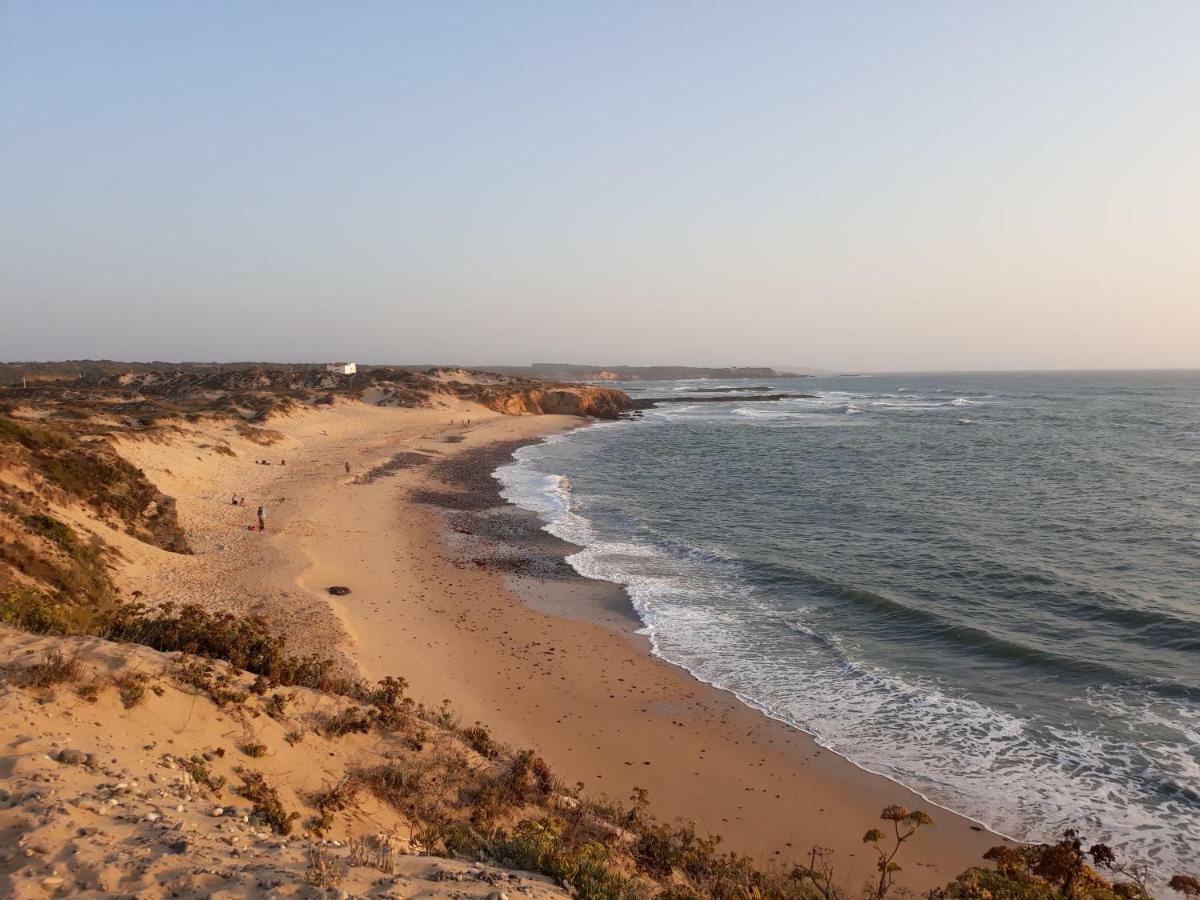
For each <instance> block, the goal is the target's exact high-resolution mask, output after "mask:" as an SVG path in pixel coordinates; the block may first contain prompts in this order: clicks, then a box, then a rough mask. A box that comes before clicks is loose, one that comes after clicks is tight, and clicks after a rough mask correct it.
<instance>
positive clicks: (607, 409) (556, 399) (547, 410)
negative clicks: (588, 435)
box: [480, 385, 633, 419]
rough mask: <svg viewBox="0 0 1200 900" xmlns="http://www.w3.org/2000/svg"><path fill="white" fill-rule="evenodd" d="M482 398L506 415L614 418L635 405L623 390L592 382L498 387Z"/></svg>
mask: <svg viewBox="0 0 1200 900" xmlns="http://www.w3.org/2000/svg"><path fill="white" fill-rule="evenodd" d="M480 402H482V403H483V404H484V405H485V406H487V407H489V408H490V409H494V410H496V412H499V413H503V414H504V415H506V416H537V415H563V416H591V417H593V418H597V419H615V418H617V417H618V416H619V415H620V414H621V413H622V412H625V411H626V410H630V409H633V401H632V400H631V399H630V398H629V395H628V394H626V393H625V392H624V391H618V390H615V389H613V388H605V387H592V386H590V385H562V386H554V387H545V388H535V387H525V388H512V389H509V390H503V391H496V392H494V393H489V394H488V395H486V396H484V397H481V398H480Z"/></svg>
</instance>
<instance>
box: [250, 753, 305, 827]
mask: <svg viewBox="0 0 1200 900" xmlns="http://www.w3.org/2000/svg"><path fill="white" fill-rule="evenodd" d="M234 771H235V772H237V774H238V777H239V778H241V779H242V784H241V786H240V787H237V788H234V792H235V793H237V794H238V795H239V796H241V797H245V798H246V799H247V800H249V801H250V803H251V804H252V805H253V806H254V815H255V817H256V818H258V819H260V820H261V821H262V822H264V823H265V824H266V825H268V826H270V828H271V830H272V831H274V832H275V833H276V834H279V835H284V836H286V835H289V834H291V833H292V826H293V824H294V823H295V821H296V820H297V819H299V818H300V813H298V812H296V811H294V810H293V811H292V812H288V811H287V810H286V809H285V808H284V806H283V802H282V801H281V800H280V799H279V791H277V790H276V789H275V788H273V787H272V786H271V785H270V784H268V783H267V780H266V778H264V777H263V774H262V773H261V772H255V771H254V770H252V769H243V768H242V767H240V766H239V767H237V768H236V769H234Z"/></svg>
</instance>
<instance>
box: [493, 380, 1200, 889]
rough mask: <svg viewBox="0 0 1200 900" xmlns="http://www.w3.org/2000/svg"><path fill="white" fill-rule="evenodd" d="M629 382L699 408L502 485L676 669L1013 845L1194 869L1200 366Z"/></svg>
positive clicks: (548, 462)
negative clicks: (1081, 843)
mask: <svg viewBox="0 0 1200 900" xmlns="http://www.w3.org/2000/svg"><path fill="white" fill-rule="evenodd" d="M618 386H619V387H623V388H625V389H626V390H628V391H629V393H630V394H631V396H634V397H641V398H655V397H656V398H664V399H668V400H671V401H683V402H669V403H663V404H662V405H660V406H657V407H656V408H654V409H651V410H648V411H646V412H645V413H644V415H642V416H641V417H640V418H636V419H633V420H630V421H622V422H616V423H603V424H598V425H596V426H593V427H589V428H584V429H580V430H577V431H574V432H571V433H569V434H567V435H558V436H555V437H554V438H552V439H550V440H549V441H547V442H545V443H543V444H539V445H534V446H530V447H525V448H522V449H521V450H519V451H518V452H517V454H516V461H515V462H514V463H513V464H512V465H509V466H506V467H504V468H502V469H501V470H500V471H498V472H497V477H498V478H499V479H500V480H501V481H502V483H503V485H504V494H505V496H506V497H507V498H508V499H509V500H511V501H512V502H514V503H516V504H518V505H521V506H523V507H526V508H528V509H531V510H534V511H536V512H537V513H538V514H539V515H540V516H541V517H542V518H543V520H544V521H545V522H546V528H547V530H549V531H551V532H552V533H554V534H556V535H558V536H559V537H562V538H564V539H566V540H568V541H571V542H573V543H575V544H577V545H578V546H579V547H580V548H581V549H580V550H579V552H578V553H576V554H574V555H573V556H572V557H571V558H570V562H571V564H572V565H573V566H574V567H575V568H576V569H577V570H578V571H579V572H580V573H581V574H583V575H585V576H589V577H594V578H603V579H609V580H612V581H615V582H618V583H620V584H622V585H624V586H625V587H626V589H627V591H628V593H629V595H630V598H631V600H632V602H633V605H634V607H635V609H636V610H637V613H638V615H639V616H640V617H641V619H642V621H643V623H644V624H645V630H646V632H647V633H648V635H649V638H650V640H651V642H652V646H653V649H654V652H655V653H656V654H658V655H659V656H661V657H663V658H664V659H666V660H668V661H670V662H672V663H675V664H677V665H680V666H682V667H684V668H686V669H687V670H688V671H690V672H691V673H693V674H694V675H695V676H696V677H697V678H699V679H701V680H703V681H706V682H709V683H711V684H713V685H716V686H718V687H720V688H723V689H725V690H728V691H732V692H734V693H735V694H736V695H737V696H739V697H740V698H742V699H743V700H744V701H745V702H746V703H748V704H751V705H753V706H755V707H757V708H759V709H761V710H762V711H763V712H764V713H766V714H768V715H771V716H774V717H776V718H778V719H781V720H783V721H784V722H787V723H789V724H791V725H793V726H795V727H796V728H799V729H803V730H804V731H806V732H809V733H811V734H812V735H814V736H815V737H816V739H817V740H818V741H819V742H820V743H821V744H822V745H824V746H826V747H828V748H829V749H831V750H833V751H835V752H837V753H839V754H842V755H843V756H845V757H847V758H848V759H850V760H851V761H853V762H854V763H856V764H858V765H860V766H862V767H863V768H866V769H869V770H871V771H873V772H877V773H880V774H883V775H886V776H888V777H890V778H892V779H894V780H896V781H898V782H901V783H902V784H905V785H907V786H909V787H911V788H913V789H915V790H916V791H918V792H920V793H921V794H923V795H924V796H925V797H927V798H928V799H929V800H930V801H931V802H932V803H935V804H938V805H941V806H944V807H948V808H950V809H953V810H956V811H958V812H961V813H963V814H965V815H967V816H970V817H972V818H974V819H976V820H978V821H980V822H982V823H984V824H986V825H988V826H990V827H991V828H994V829H996V830H997V831H999V832H1001V833H1003V834H1006V835H1009V836H1011V837H1015V838H1021V839H1028V840H1040V839H1049V838H1053V837H1054V836H1056V835H1057V834H1058V833H1059V832H1061V831H1062V830H1063V829H1064V828H1067V827H1077V828H1080V829H1081V830H1082V831H1083V833H1084V834H1085V836H1086V837H1087V838H1088V839H1089V840H1100V839H1104V840H1107V841H1109V842H1111V843H1113V844H1114V845H1116V846H1118V847H1119V848H1120V849H1121V851H1122V853H1123V854H1124V855H1125V856H1126V857H1128V858H1131V859H1135V860H1139V861H1143V862H1146V863H1149V864H1151V865H1152V866H1153V867H1154V868H1155V869H1156V870H1157V871H1159V872H1160V873H1162V874H1164V875H1169V874H1171V873H1172V872H1174V871H1177V870H1179V869H1181V868H1182V867H1183V866H1185V864H1187V863H1189V862H1190V861H1191V860H1192V859H1194V856H1195V854H1194V852H1193V851H1192V849H1191V848H1194V847H1196V846H1200V373H1166V372H1164V373H1127V374H1119V373H1071V374H939V375H890V376H869V377H847V376H828V377H817V378H804V379H794V380H783V381H773V382H771V383H770V384H769V391H770V392H781V391H782V392H791V393H804V394H811V395H813V396H811V397H800V398H793V399H784V400H776V401H770V402H749V401H747V400H745V399H743V398H746V397H749V396H752V395H755V394H761V393H764V391H763V390H762V388H763V387H764V386H763V384H762V382H761V381H755V382H739V381H737V380H732V381H722V382H714V381H704V380H697V381H686V382H640V383H631V384H624V385H618ZM705 397H719V398H721V400H720V402H715V403H712V402H695V401H697V400H698V399H699V398H705ZM866 824H868V823H864V826H865V825H866Z"/></svg>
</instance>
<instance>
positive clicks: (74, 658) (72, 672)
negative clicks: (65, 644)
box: [16, 648, 83, 688]
mask: <svg viewBox="0 0 1200 900" xmlns="http://www.w3.org/2000/svg"><path fill="white" fill-rule="evenodd" d="M82 677H83V663H82V662H81V661H80V659H79V654H78V653H72V654H69V655H68V654H64V653H63V652H62V651H61V650H59V649H57V648H56V649H53V650H47V651H46V652H45V653H43V654H42V658H41V660H40V661H39V662H36V663H34V664H33V665H32V666H29V667H28V668H25V669H22V670H21V671H20V672H19V673H18V676H17V679H16V680H17V683H18V684H21V685H23V686H25V687H31V688H50V687H55V686H56V685H60V684H66V683H68V682H76V681H79V680H80V679H81V678H82Z"/></svg>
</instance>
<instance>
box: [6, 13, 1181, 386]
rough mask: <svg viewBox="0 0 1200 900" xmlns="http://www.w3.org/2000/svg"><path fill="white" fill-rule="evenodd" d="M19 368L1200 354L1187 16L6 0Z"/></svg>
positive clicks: (10, 227) (1020, 360)
mask: <svg viewBox="0 0 1200 900" xmlns="http://www.w3.org/2000/svg"><path fill="white" fill-rule="evenodd" d="M0 323H2V327H0V359H5V360H30V359H64V358H102V357H103V358H115V359H133V360H151V359H166V360H216V361H222V360H274V361H293V360H294V361H311V360H323V359H354V360H357V361H360V362H374V363H385V362H393V363H405V362H410V363H415V362H445V363H451V362H453V363H462V364H475V365H486V364H488V363H495V364H526V363H530V362H534V361H571V362H584V363H592V364H604V365H617V364H629V365H645V364H653V363H664V364H697V365H780V366H782V365H806V366H814V367H822V368H828V369H834V370H855V371H869V370H883V371H899V370H934V369H960V370H961V369H1027V368H1033V369H1046V368H1138V367H1149V368H1183V367H1200V3H1197V2H1194V0H1184V2H1165V0H1147V2H1127V0H1123V2H1107V0H1081V2H1048V0H1036V2H1020V0H1005V2H1001V3H991V4H987V3H963V2H958V0H945V2H920V0H910V2H892V0H889V2H842V0H839V2H833V0H830V2H826V3H815V2H790V3H776V2H758V0H749V2H732V0H729V2H722V3H713V2H706V0H687V2H674V0H657V2H656V0H637V2H623V0H604V2H593V3H583V2H568V3H563V2H560V0H553V2H551V0H547V2H538V0H513V2H508V3H495V2H466V0H435V2H428V3H426V2H416V0H414V2H379V3H373V2H333V0H329V2H326V3H311V2H303V0H280V2H263V0H239V2H216V0H209V2H204V3H161V2H145V3H143V2H135V0H121V2H101V0H95V2H88V0H74V2H65V0H64V2H58V0H30V2H21V0H0Z"/></svg>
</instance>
